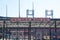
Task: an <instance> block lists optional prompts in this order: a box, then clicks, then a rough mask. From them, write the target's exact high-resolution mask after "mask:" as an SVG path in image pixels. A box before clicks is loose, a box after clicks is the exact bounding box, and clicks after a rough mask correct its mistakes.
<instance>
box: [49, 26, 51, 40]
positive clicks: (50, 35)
mask: <svg viewBox="0 0 60 40" xmlns="http://www.w3.org/2000/svg"><path fill="white" fill-rule="evenodd" d="M49 32H50V40H51V27H49Z"/></svg>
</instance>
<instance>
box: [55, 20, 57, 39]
mask: <svg viewBox="0 0 60 40" xmlns="http://www.w3.org/2000/svg"><path fill="white" fill-rule="evenodd" d="M55 38H56V40H57V27H56V20H55Z"/></svg>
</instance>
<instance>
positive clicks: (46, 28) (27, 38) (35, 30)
mask: <svg viewBox="0 0 60 40" xmlns="http://www.w3.org/2000/svg"><path fill="white" fill-rule="evenodd" d="M0 38H1V39H6V40H7V39H9V40H56V39H57V40H60V19H50V18H18V17H7V18H6V17H0Z"/></svg>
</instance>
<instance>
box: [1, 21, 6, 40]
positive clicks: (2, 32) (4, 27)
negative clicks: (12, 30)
mask: <svg viewBox="0 0 60 40" xmlns="http://www.w3.org/2000/svg"><path fill="white" fill-rule="evenodd" d="M4 30H5V20H4V21H3V28H2V34H3V36H2V38H3V40H4Z"/></svg>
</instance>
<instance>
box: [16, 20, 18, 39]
mask: <svg viewBox="0 0 60 40" xmlns="http://www.w3.org/2000/svg"><path fill="white" fill-rule="evenodd" d="M17 27H18V21H17ZM16 40H18V28H17V37H16Z"/></svg>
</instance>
